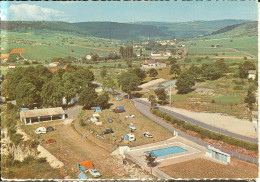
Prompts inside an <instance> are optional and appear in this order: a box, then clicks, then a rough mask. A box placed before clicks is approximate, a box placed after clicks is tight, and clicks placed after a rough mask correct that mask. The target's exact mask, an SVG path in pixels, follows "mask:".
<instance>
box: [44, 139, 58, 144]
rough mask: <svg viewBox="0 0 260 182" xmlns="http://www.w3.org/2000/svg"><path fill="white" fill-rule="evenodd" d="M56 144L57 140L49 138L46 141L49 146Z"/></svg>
mask: <svg viewBox="0 0 260 182" xmlns="http://www.w3.org/2000/svg"><path fill="white" fill-rule="evenodd" d="M55 142H56V140H54V139H52V138H49V139H47V140H46V143H48V144H51V143H55Z"/></svg>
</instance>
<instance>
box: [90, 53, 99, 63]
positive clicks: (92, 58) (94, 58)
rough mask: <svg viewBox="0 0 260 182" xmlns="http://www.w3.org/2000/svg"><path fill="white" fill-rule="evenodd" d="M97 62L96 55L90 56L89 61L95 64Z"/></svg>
mask: <svg viewBox="0 0 260 182" xmlns="http://www.w3.org/2000/svg"><path fill="white" fill-rule="evenodd" d="M97 60H98V55H97V54H94V55H92V56H91V61H93V62H96V61H97Z"/></svg>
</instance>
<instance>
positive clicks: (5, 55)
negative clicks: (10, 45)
mask: <svg viewBox="0 0 260 182" xmlns="http://www.w3.org/2000/svg"><path fill="white" fill-rule="evenodd" d="M8 57H9V54H1V56H0V60H1V62H2V63H5V62H6V61H7V60H8Z"/></svg>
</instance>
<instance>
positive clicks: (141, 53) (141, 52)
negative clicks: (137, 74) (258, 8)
mask: <svg viewBox="0 0 260 182" xmlns="http://www.w3.org/2000/svg"><path fill="white" fill-rule="evenodd" d="M142 56H143V49H142V48H141V49H140V57H142Z"/></svg>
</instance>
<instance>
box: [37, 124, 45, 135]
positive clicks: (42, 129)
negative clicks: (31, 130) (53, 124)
mask: <svg viewBox="0 0 260 182" xmlns="http://www.w3.org/2000/svg"><path fill="white" fill-rule="evenodd" d="M35 133H36V134H42V133H47V132H46V128H45V127H43V126H41V127H39V128H37V129H36V130H35Z"/></svg>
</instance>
